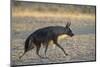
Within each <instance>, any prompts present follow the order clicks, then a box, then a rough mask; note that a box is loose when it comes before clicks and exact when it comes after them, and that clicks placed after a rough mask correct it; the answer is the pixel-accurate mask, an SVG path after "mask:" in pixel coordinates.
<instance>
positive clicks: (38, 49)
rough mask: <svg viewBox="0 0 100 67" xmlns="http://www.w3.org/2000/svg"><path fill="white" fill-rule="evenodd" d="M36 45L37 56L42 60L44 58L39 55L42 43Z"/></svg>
mask: <svg viewBox="0 0 100 67" xmlns="http://www.w3.org/2000/svg"><path fill="white" fill-rule="evenodd" d="M35 44H36V54H37V55H38V56H39V57H40V58H42V57H41V56H40V54H39V51H40V47H41V43H40V42H37V43H35Z"/></svg>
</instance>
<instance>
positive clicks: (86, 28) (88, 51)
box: [11, 17, 95, 65]
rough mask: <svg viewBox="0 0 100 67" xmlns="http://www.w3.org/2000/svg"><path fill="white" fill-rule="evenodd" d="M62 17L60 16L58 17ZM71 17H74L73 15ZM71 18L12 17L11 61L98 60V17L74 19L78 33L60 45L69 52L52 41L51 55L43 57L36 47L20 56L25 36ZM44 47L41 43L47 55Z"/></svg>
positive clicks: (18, 62) (31, 62)
mask: <svg viewBox="0 0 100 67" xmlns="http://www.w3.org/2000/svg"><path fill="white" fill-rule="evenodd" d="M58 19H59V20H58ZM70 20H71V19H70ZM67 21H68V19H65V18H61V19H60V18H56V19H53V18H52V19H48V18H45V19H44V18H40V19H39V18H38V19H37V18H31V17H30V18H29V17H25V18H18V17H12V33H11V35H12V36H11V38H12V39H11V58H12V60H11V63H12V65H27V64H46V63H62V62H76V61H94V60H95V20H92V19H91V20H90V19H80V20H79V19H78V20H77V19H74V20H71V29H72V31H73V32H74V34H75V36H74V37H72V38H67V39H64V40H62V41H60V42H59V43H60V45H61V46H62V47H63V48H64V49H65V51H66V53H68V56H65V55H64V53H63V52H62V51H61V50H60V49H59V48H58V47H55V48H53V44H51V45H49V48H48V51H47V56H48V59H47V58H45V59H40V58H39V57H38V56H37V55H36V54H35V48H34V49H33V50H31V51H29V52H28V53H26V54H25V55H24V56H23V57H22V59H19V56H20V55H22V54H23V51H24V42H25V39H26V38H27V37H28V36H29V35H30V33H32V32H34V31H35V30H37V29H39V28H42V27H47V26H56V25H60V26H65V25H66V24H67ZM43 51H44V48H43V46H42V47H41V50H40V54H41V56H44V53H43Z"/></svg>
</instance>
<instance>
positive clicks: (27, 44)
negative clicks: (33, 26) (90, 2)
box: [19, 36, 34, 59]
mask: <svg viewBox="0 0 100 67" xmlns="http://www.w3.org/2000/svg"><path fill="white" fill-rule="evenodd" d="M33 48H34V45H33V38H32V37H30V36H29V37H28V38H27V39H26V41H25V46H24V53H23V54H22V55H21V56H20V57H19V59H21V58H22V57H23V56H24V55H25V53H26V52H28V51H29V50H31V49H33Z"/></svg>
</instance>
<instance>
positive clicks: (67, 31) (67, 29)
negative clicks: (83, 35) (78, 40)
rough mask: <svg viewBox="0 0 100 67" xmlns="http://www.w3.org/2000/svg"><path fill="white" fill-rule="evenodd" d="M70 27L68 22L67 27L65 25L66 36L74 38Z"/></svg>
mask: <svg viewBox="0 0 100 67" xmlns="http://www.w3.org/2000/svg"><path fill="white" fill-rule="evenodd" d="M70 25H71V22H68V23H67V25H66V34H67V35H68V36H70V37H72V36H74V33H73V32H72V30H71V29H70Z"/></svg>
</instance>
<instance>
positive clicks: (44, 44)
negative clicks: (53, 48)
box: [43, 42, 49, 58]
mask: <svg viewBox="0 0 100 67" xmlns="http://www.w3.org/2000/svg"><path fill="white" fill-rule="evenodd" d="M48 45H49V43H48V42H45V43H43V46H44V47H45V50H44V54H45V58H47V54H46V53H47V49H48Z"/></svg>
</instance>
